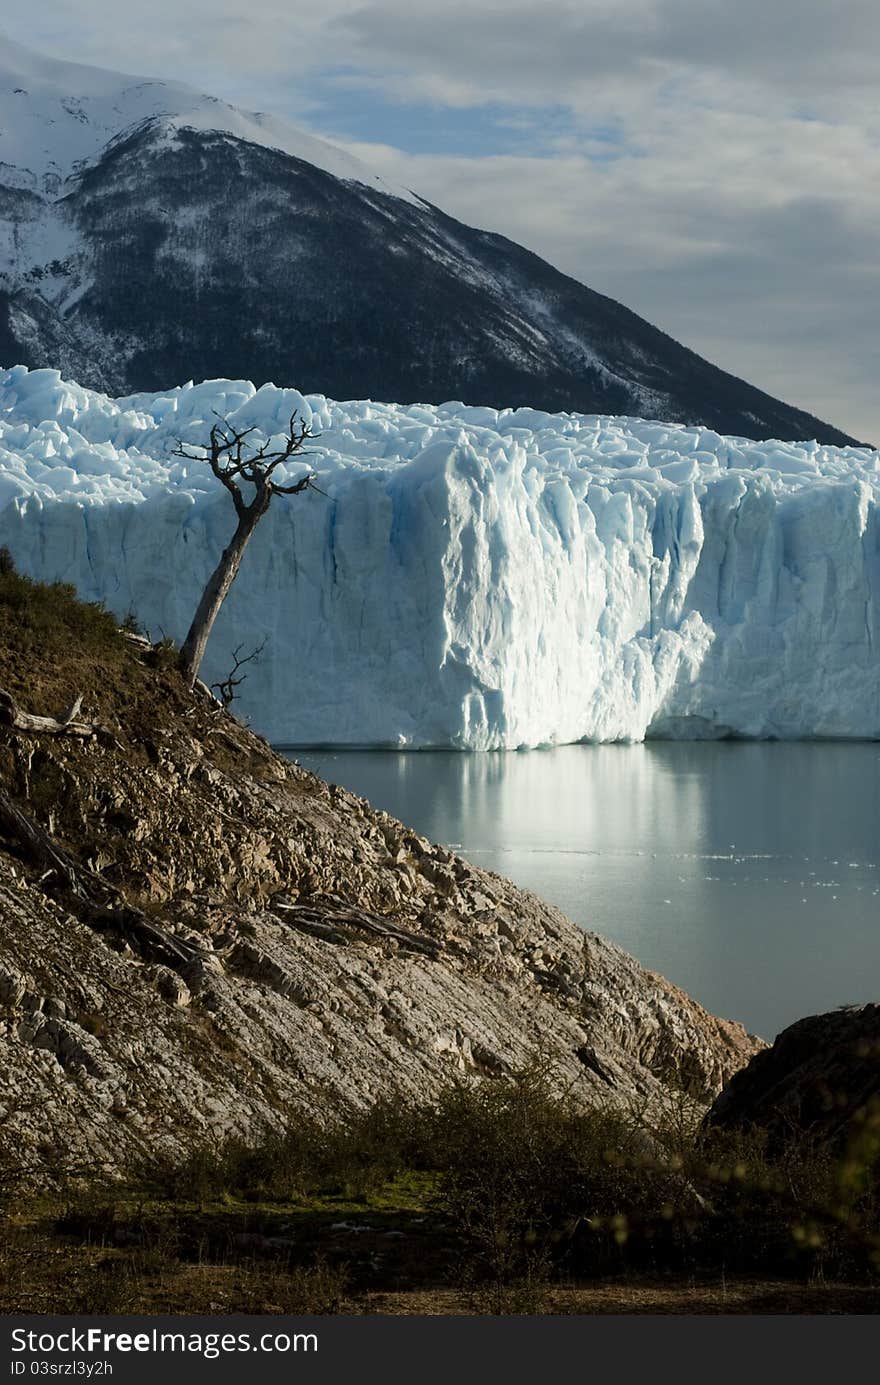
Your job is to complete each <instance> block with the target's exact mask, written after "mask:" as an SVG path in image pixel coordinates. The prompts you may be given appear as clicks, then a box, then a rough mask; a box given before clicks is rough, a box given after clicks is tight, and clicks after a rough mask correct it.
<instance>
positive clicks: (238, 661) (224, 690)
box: [211, 640, 266, 709]
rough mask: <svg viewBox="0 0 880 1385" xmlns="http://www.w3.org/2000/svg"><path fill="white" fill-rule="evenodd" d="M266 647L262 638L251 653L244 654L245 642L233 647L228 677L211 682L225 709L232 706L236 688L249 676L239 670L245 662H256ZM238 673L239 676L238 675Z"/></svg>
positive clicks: (212, 689) (212, 688)
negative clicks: (217, 681)
mask: <svg viewBox="0 0 880 1385" xmlns="http://www.w3.org/2000/svg"><path fill="white" fill-rule="evenodd" d="M265 648H266V641H265V640H261V641H260V643H259V644H258V645H257V647H256V649H252V650H251V652H250V654H244V655H243V654H242V652H241V651H242V650H243V649H244V645H243V644H240V645H239V646H238V648H237V649H233V651H232V660H233V663H232V668H231V669H230V670H229V672H228V673H227V675H226V677H225V678H224V679H222V680H221V681H220V682H219V683H212V684H211V691H212V692H213V691H214V689H215V688H216V689H217V691H218V693H219V694H220V701H221V702H222V704H223V707H224V709H226V708H229V707H231V706H232V704H233V702H234V701H235V689H236V688H237V687H238V685H239V684H240V683H243V682H244V680H245V679H246V678H247V674H246V673H239V672H238V670H239V669H240V668H244V666H245V664H250V663H256V661H257V660H258V659H259V657H260V655H261V654H262V652H263V650H264V649H265ZM236 675H238V676H237V677H236Z"/></svg>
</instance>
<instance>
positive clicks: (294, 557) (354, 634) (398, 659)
mask: <svg viewBox="0 0 880 1385" xmlns="http://www.w3.org/2000/svg"><path fill="white" fill-rule="evenodd" d="M294 411H296V412H298V413H299V414H300V415H301V416H302V417H303V418H304V419H305V420H306V422H308V423H309V425H310V427H311V428H312V430H313V432H314V433H315V434H316V436H315V437H314V439H313V440H312V441H311V442H310V443H309V453H310V455H309V457H308V458H307V461H306V462H298V463H297V464H296V465H295V466H294V465H291V466H290V468H289V471H288V479H294V478H295V477H296V476H297V475H299V474H301V472H302V467H303V466H304V465H306V464H307V465H308V466H310V468H311V469H313V470H314V471H315V472H316V473H317V484H318V486H319V487H320V492H321V493H318V492H314V491H309V492H306V493H304V494H303V495H301V496H298V497H296V498H295V499H293V500H285V499H281V498H279V499H278V500H276V501H275V503H274V504H273V506H272V509H271V510H270V512H269V514H268V515H267V516H266V518H265V519H264V520H263V521H262V523H261V525H260V527H259V529H258V530H257V532H256V534H255V537H254V539H253V541H252V543H251V545H250V547H249V549H248V551H247V554H246V556H245V560H244V563H243V566H242V570H241V573H240V575H239V577H238V580H237V582H236V584H235V586H234V587H233V589H232V592H231V594H230V597H229V599H228V600H227V603H226V605H225V606H224V608H223V610H222V612H221V614H220V617H219V619H218V622H217V625H216V627H215V630H214V634H213V636H212V640H211V643H210V645H209V650H208V656H207V659H206V664H205V667H204V670H203V672H204V675H205V678H206V681H209V682H210V681H212V680H214V679H218V678H220V677H221V676H223V675H225V673H226V672H227V671H228V669H229V668H230V666H231V663H232V651H233V650H234V649H235V648H236V647H239V646H242V645H243V646H244V647H245V649H249V648H252V647H253V646H254V645H256V644H258V643H259V642H260V640H262V639H263V638H264V637H265V639H266V649H265V652H264V654H263V656H262V657H261V659H260V660H259V662H257V663H255V664H252V665H249V666H248V678H247V681H246V682H245V683H243V684H242V686H241V689H240V694H241V696H240V701H239V702H238V703H237V709H238V710H240V712H241V713H242V714H243V715H246V716H247V717H248V718H249V720H250V721H251V723H252V725H254V726H255V728H256V729H258V730H260V731H261V732H262V733H263V734H264V735H266V736H267V737H268V738H269V739H271V740H272V741H274V742H276V743H278V744H286V745H294V746H295V745H299V746H308V745H313V746H314V745H327V746H377V747H378V746H383V747H388V746H392V747H413V748H416V747H419V748H427V747H440V746H445V747H458V748H461V749H469V750H490V749H517V748H526V747H535V746H547V745H553V744H559V743H567V742H575V741H580V740H587V741H635V740H641V739H643V738H645V737H649V736H664V737H680V738H703V737H722V736H739V737H777V738H804V737H847V738H866V739H876V738H880V654H878V651H880V519H878V514H880V509H878V497H880V453H878V452H876V451H872V450H871V449H868V448H857V447H851V448H836V447H830V446H826V445H820V444H819V443H816V442H802V443H790V442H777V441H768V442H753V441H749V440H746V439H743V438H736V437H724V436H721V435H719V434H718V433H715V432H712V431H710V430H707V429H704V428H698V427H686V426H683V425H677V424H670V423H665V422H664V423H655V422H650V421H644V420H639V419H634V418H623V417H607V416H593V415H578V414H548V413H542V412H539V411H537V410H534V409H530V408H519V409H513V410H512V409H502V410H496V409H493V408H488V407H486V408H480V407H475V406H466V405H464V404H461V403H457V402H451V403H447V404H443V405H438V406H433V405H432V406H428V405H424V406H422V405H409V406H406V407H404V406H397V405H394V404H383V403H375V402H372V401H349V402H335V401H333V400H330V399H326V398H324V397H323V396H320V395H309V396H306V397H304V396H303V395H301V394H299V393H298V392H297V391H296V390H293V389H284V388H279V387H276V386H274V385H264V386H262V387H261V388H260V389H255V387H254V386H253V385H252V384H249V383H248V382H246V381H234V380H211V381H206V382H204V383H202V384H193V383H191V382H190V383H188V384H186V385H183V386H180V387H176V388H173V389H169V390H167V391H164V392H162V393H159V394H140V395H132V396H130V397H128V398H123V399H116V400H114V399H110V398H107V397H106V396H104V395H101V394H98V393H95V392H92V391H90V390H86V389H83V388H81V387H80V386H78V385H76V384H73V383H70V382H67V381H65V380H63V379H62V378H61V375H60V374H59V372H58V371H53V370H36V371H30V372H29V371H28V370H26V369H25V368H24V367H23V366H15V367H13V368H12V369H9V370H5V371H3V370H0V543H2V544H5V545H7V546H8V547H9V549H10V550H11V552H12V554H13V556H14V557H15V559H16V561H17V563H18V564H19V566H20V567H21V569H22V570H23V571H26V572H29V573H31V574H32V575H34V576H38V577H40V578H44V579H52V580H56V579H57V580H63V581H65V582H72V583H73V584H75V586H76V587H77V588H78V590H79V591H80V593H81V594H82V595H83V596H84V597H86V598H88V599H91V600H98V599H100V600H103V601H104V602H106V603H107V605H108V606H109V607H110V608H111V609H112V610H114V611H115V612H117V613H118V614H119V616H120V617H122V616H125V615H126V614H127V613H128V612H129V611H133V612H134V613H135V614H136V615H137V617H138V619H139V620H140V621H141V623H142V624H143V626H144V627H145V628H146V629H147V630H148V632H149V633H150V634H151V636H152V637H153V638H154V639H156V638H159V637H161V636H162V635H168V636H172V637H174V638H175V639H180V638H182V636H183V635H184V634H185V632H186V629H187V627H188V625H189V621H190V619H191V616H192V613H193V610H194V606H195V602H196V599H197V597H198V594H199V593H200V591H201V588H202V586H203V584H204V582H205V580H206V578H207V576H208V574H209V572H210V571H211V569H212V568H213V566H214V564H215V563H216V561H217V558H218V557H219V554H220V551H221V549H222V547H223V546H224V545H225V543H226V542H227V541H228V539H229V537H230V535H231V532H232V529H233V527H234V514H233V510H232V506H231V504H230V501H229V497H228V496H227V495H226V493H225V491H223V489H222V487H221V486H220V485H219V483H218V482H216V481H215V479H214V478H213V476H212V475H211V473H210V471H209V469H208V468H207V466H202V465H200V464H199V463H194V462H191V461H187V460H185V459H182V458H180V457H179V456H175V455H174V448H175V445H176V443H177V441H178V440H182V441H184V442H186V443H188V444H190V445H192V444H195V443H198V442H201V441H203V440H204V439H205V438H206V436H207V433H208V430H209V429H210V426H211V423H212V422H213V421H214V419H215V417H216V415H217V414H219V415H221V416H223V417H226V418H228V419H229V420H230V421H231V422H232V423H233V424H234V425H235V426H236V427H250V426H251V425H253V426H254V427H255V428H256V432H255V433H254V434H253V437H254V439H255V440H257V441H259V440H261V439H263V438H271V437H275V436H280V434H281V433H282V431H283V430H284V428H285V427H286V424H287V422H288V419H289V417H290V415H291V414H292V413H293V412H294Z"/></svg>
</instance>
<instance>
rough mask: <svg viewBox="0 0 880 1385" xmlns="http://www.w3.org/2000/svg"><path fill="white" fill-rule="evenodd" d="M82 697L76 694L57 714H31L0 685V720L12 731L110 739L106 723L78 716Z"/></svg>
mask: <svg viewBox="0 0 880 1385" xmlns="http://www.w3.org/2000/svg"><path fill="white" fill-rule="evenodd" d="M82 701H83V700H82V694H80V695H79V697H77V698H75V699H74V701H73V702H72V703H71V705H70V707H68V709H67V711H66V712H62V714H61V716H60V717H41V716H34V715H33V714H32V713H31V712H24V711H22V709H21V707H19V705H18V703H17V702H16V700H15V698H14V697H13V696H12V694H11V693H8V692H6V691H5V689H3V688H0V724H2V725H4V726H9V727H11V728H12V729H13V730H14V731H29V732H32V733H36V734H37V735H43V736H82V737H85V738H86V739H89V738H90V737H92V736H102V737H109V738H110V739H111V740H112V739H113V733H112V732H111V731H110V730H109V728H108V727H106V726H101V725H100V723H99V722H96V721H80V720H79V714H80V712H81V711H82Z"/></svg>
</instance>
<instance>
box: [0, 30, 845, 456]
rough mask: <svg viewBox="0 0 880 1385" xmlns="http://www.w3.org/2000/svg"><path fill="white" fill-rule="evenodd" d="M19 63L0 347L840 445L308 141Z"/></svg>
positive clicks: (68, 364)
mask: <svg viewBox="0 0 880 1385" xmlns="http://www.w3.org/2000/svg"><path fill="white" fill-rule="evenodd" d="M13 48H14V51H13V53H12V56H13V57H15V53H16V52H17V53H19V54H25V55H27V50H23V49H20V48H19V47H18V46H13ZM28 61H29V62H30V63H31V64H32V65H33V64H36V70H37V72H38V75H39V74H40V73H44V74H45V72H46V71H48V76H45V75H44V76H43V78H41V80H42V83H43V86H42V87H41V88H40V90H41V91H42V90H43V88H46V89H47V90H48V91H49V95H48V96H46V95H45V92H44V93H43V95H39V94H38V95H36V96H33V97H32V96H31V95H29V91H28V89H27V88H25V87H24V86H22V85H21V83H22V82H24V81H26V80H28V78H27V76H26V75H25V76H24V77H18V76H16V72H18V71H24V72H25V74H26V73H27V70H28V66H27V62H25V60H24V58H19V59H18V68H16V67H15V63H13V62H12V61H11V60H10V58H9V55H8V54H7V58H6V62H5V66H4V65H3V63H2V62H0V127H2V129H3V132H4V133H3V134H0V359H2V360H3V361H4V363H5V364H8V365H12V364H16V363H21V364H24V365H27V366H29V367H31V368H37V367H40V366H52V367H55V368H58V369H61V371H62V373H63V374H64V375H66V376H67V377H68V378H75V379H78V380H80V381H81V382H82V383H84V384H86V385H89V386H91V387H93V388H96V389H101V390H105V391H107V392H108V393H111V394H115V395H121V394H128V393H133V392H137V391H141V390H157V389H163V388H166V387H167V386H168V385H170V384H172V383H173V382H176V381H178V380H181V379H188V378H192V379H198V378H202V379H204V378H219V377H240V378H244V379H252V380H254V381H255V382H256V383H258V384H260V383H264V382H267V381H274V382H279V383H291V384H295V385H296V387H297V388H299V389H301V390H303V391H304V392H306V393H313V392H314V393H317V392H320V393H324V394H327V395H329V396H333V397H336V398H365V397H370V398H375V399H385V400H392V399H393V400H395V401H397V402H400V403H416V402H420V403H442V402H444V401H446V400H456V399H460V400H462V401H463V402H465V403H472V404H489V405H492V406H494V407H498V408H504V407H510V406H517V405H521V404H523V403H528V404H530V405H532V406H534V407H536V408H541V409H546V410H549V411H560V410H562V411H573V412H580V413H604V414H617V415H627V416H640V417H649V418H658V419H660V420H664V421H680V422H686V423H699V424H703V425H706V426H708V427H711V428H714V429H716V430H717V431H719V432H723V433H728V434H739V435H742V436H746V437H759V438H763V437H778V438H780V439H781V440H795V439H805V438H815V439H816V440H817V441H820V442H827V443H833V444H836V445H847V444H850V443H852V442H853V441H854V439H852V438H850V437H849V436H848V435H847V434H845V433H843V432H842V431H840V430H839V429H836V428H834V427H832V426H831V425H829V424H826V423H824V422H822V421H821V420H819V419H816V418H814V417H813V416H812V415H810V414H808V413H806V412H804V411H803V410H799V409H795V408H792V407H791V406H789V405H787V404H784V403H782V402H780V401H778V400H775V399H773V398H772V397H771V396H770V395H768V394H766V393H765V392H764V391H761V390H758V389H756V388H755V387H753V386H751V385H749V384H747V383H746V382H744V381H742V380H740V379H738V378H737V377H735V376H732V375H729V374H727V373H726V372H724V371H721V370H718V369H717V368H716V367H714V366H712V365H711V364H710V363H709V362H707V361H704V360H702V358H700V357H699V356H697V355H696V354H695V353H694V352H692V351H690V350H689V349H688V348H686V347H684V346H682V345H680V344H679V343H678V342H676V341H675V340H674V339H673V338H672V337H670V336H668V335H667V334H666V333H663V332H661V331H660V330H659V329H658V328H655V327H653V326H652V325H651V324H650V323H648V322H646V321H644V320H643V319H642V318H640V317H638V315H637V314H635V313H633V312H631V311H630V310H629V309H628V308H626V307H624V306H623V305H622V304H620V303H617V302H616V301H615V300H613V299H611V298H608V297H607V296H605V295H603V294H599V293H596V292H595V291H594V290H592V289H589V288H588V287H586V286H585V285H583V284H580V283H579V282H578V281H577V280H575V279H573V278H571V277H570V276H567V275H565V274H563V273H561V272H560V271H559V270H556V269H555V268H553V266H551V265H549V264H547V263H546V262H545V261H543V260H542V259H541V258H540V257H539V256H538V255H536V254H534V253H533V252H531V251H529V250H527V249H525V248H523V247H522V246H519V245H517V244H516V243H515V242H513V241H511V240H509V239H507V238H506V237H504V236H501V235H499V234H497V233H495V232H491V231H485V230H479V229H475V228H473V227H469V226H466V225H465V224H464V223H462V222H459V221H457V220H456V219H455V218H454V217H451V216H449V215H448V214H447V213H445V212H443V211H442V210H441V209H440V208H437V207H435V206H433V205H432V204H431V203H430V202H428V201H426V200H425V199H423V198H420V197H418V195H417V194H415V193H412V192H410V191H408V190H405V189H400V188H392V187H390V186H389V185H387V184H386V183H384V182H383V180H382V179H380V178H379V177H378V175H375V174H373V173H372V172H371V171H370V170H368V169H366V167H365V166H364V165H362V164H359V163H357V162H356V161H355V160H353V159H351V158H350V156H348V155H347V154H344V153H343V152H342V151H336V150H334V149H333V147H332V146H330V145H327V144H324V143H323V142H321V141H318V140H316V139H315V137H314V136H311V135H305V134H301V133H298V132H296V131H294V130H293V129H292V127H287V126H285V125H284V124H283V123H282V122H280V121H276V120H274V119H273V118H271V117H267V116H264V115H262V114H257V115H250V114H247V113H241V112H238V111H236V109H235V108H234V107H231V106H229V105H227V104H226V103H225V102H221V101H219V100H218V99H217V98H214V97H203V96H200V95H199V94H198V93H195V92H193V90H192V89H190V88H186V87H182V86H180V85H179V84H173V83H158V82H149V81H145V82H140V83H139V82H137V80H136V79H129V78H122V77H119V76H117V75H116V74H107V73H102V71H101V70H100V69H82V68H80V67H79V66H77V65H70V64H62V63H55V62H54V61H53V62H51V63H48V64H46V62H45V60H42V59H36V58H33V59H28ZM71 72H73V73H74V74H81V73H83V72H85V73H86V74H88V80H90V81H93V82H97V84H98V87H99V88H100V91H99V96H100V100H99V99H98V97H97V96H89V94H88V91H87V89H85V88H83V86H82V83H83V82H84V81H86V79H85V78H83V77H82V76H76V75H75V76H73V77H71V76H70V73H71ZM95 72H97V73H98V77H99V78H100V81H99V80H98V78H95V77H94V76H93V73H95ZM114 83H115V85H114ZM120 83H121V84H122V85H120ZM17 84H18V85H17ZM126 84H127V85H126ZM37 85H38V86H39V82H38V83H37ZM66 88H70V89H71V92H72V94H70V95H68V96H65V95H64V91H65V89H66ZM84 90H85V91H86V94H85V95H84V94H83V91H84ZM108 93H109V94H108ZM169 93H170V94H171V96H172V97H176V98H177V105H176V109H172V110H171V111H170V112H169V111H168V110H167V109H165V108H163V107H162V102H163V101H164V103H165V106H167V105H168V99H167V98H168V95H169ZM180 93H182V95H181V94H180ZM22 100H28V101H30V102H31V105H30V106H28V107H27V109H28V111H30V113H31V116H32V117H33V121H34V122H36V123H35V125H34V129H35V130H36V133H34V131H33V130H31V133H30V135H29V136H28V135H27V131H26V129H25V115H24V114H23V113H22V110H21V101H22ZM47 102H48V106H47V104H46V103H47ZM34 103H35V104H34ZM90 103H91V104H90ZM102 103H103V104H102ZM174 104H175V103H174V101H172V102H171V105H172V106H174ZM47 110H48V111H49V115H47V114H46V112H47ZM50 119H51V122H53V123H47V122H49V121H50ZM114 122H115V124H114ZM16 131H17V132H18V133H17V135H16V133H15V132H16ZM104 135H106V136H107V138H106V139H99V138H98V137H99V136H104ZM16 139H17V143H16ZM47 140H48V144H47ZM86 146H88V148H86ZM34 150H36V153H33V151H34ZM83 150H85V151H86V152H85V153H83ZM29 151H30V152H29ZM74 152H76V157H73V153H74ZM28 159H30V161H31V163H33V164H34V167H33V168H32V167H31V166H30V164H29V163H28ZM41 160H42V162H41Z"/></svg>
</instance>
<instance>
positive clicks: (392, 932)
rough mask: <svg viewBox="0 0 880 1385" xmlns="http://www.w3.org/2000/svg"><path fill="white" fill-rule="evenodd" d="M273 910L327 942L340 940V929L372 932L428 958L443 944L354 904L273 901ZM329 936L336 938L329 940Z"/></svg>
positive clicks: (323, 901)
mask: <svg viewBox="0 0 880 1385" xmlns="http://www.w3.org/2000/svg"><path fill="white" fill-rule="evenodd" d="M274 908H275V909H277V910H279V911H280V912H281V913H282V914H283V916H284V918H285V920H286V921H287V922H288V923H290V924H292V925H293V927H294V928H302V929H303V931H304V932H306V933H314V934H315V936H316V937H324V938H326V939H327V940H328V941H329V942H336V941H341V940H342V937H344V936H345V935H344V934H343V935H341V936H340V927H341V928H343V929H345V928H347V929H350V930H352V931H353V932H356V933H372V934H373V935H374V936H375V937H379V938H391V939H393V940H394V942H396V943H398V944H399V945H400V946H401V947H407V948H410V949H411V950H412V951H414V952H422V953H424V954H425V955H426V956H428V957H436V956H437V955H438V954H439V953H440V952H442V951H443V944H442V943H441V942H439V941H438V939H437V938H432V937H430V935H426V934H418V933H412V932H410V930H409V929H408V928H401V927H399V925H398V924H396V923H392V922H391V921H390V920H389V919H387V918H383V917H382V916H381V915H379V914H370V913H367V911H366V910H365V909H357V908H355V907H354V905H351V904H345V903H343V902H342V901H338V902H336V901H332V902H331V901H329V900H323V899H322V900H320V901H318V900H316V901H315V902H314V903H311V904H294V903H285V902H282V901H280V900H276V901H275V904H274ZM334 925H335V927H334ZM331 934H335V935H336V936H335V937H331V936H330V935H331Z"/></svg>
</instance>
